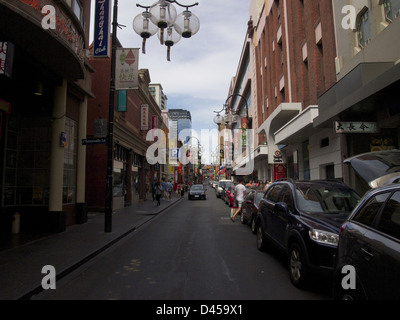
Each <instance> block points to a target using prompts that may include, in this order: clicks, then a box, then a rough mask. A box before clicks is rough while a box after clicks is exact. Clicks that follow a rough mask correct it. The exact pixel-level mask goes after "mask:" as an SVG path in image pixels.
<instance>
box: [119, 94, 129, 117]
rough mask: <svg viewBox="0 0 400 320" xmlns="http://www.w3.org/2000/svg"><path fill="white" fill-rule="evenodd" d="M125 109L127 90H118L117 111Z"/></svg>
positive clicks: (124, 110)
mask: <svg viewBox="0 0 400 320" xmlns="http://www.w3.org/2000/svg"><path fill="white" fill-rule="evenodd" d="M126 111H127V91H126V90H119V91H118V112H126Z"/></svg>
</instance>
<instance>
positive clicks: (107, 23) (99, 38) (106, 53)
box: [93, 0, 111, 58]
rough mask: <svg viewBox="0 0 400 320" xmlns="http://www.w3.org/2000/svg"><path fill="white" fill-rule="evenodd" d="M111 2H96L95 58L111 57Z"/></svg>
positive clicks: (102, 0)
mask: <svg viewBox="0 0 400 320" xmlns="http://www.w3.org/2000/svg"><path fill="white" fill-rule="evenodd" d="M110 12H111V0H96V3H95V10H94V44H93V56H94V57H95V58H109V57H110V34H111V32H110V27H111V15H110Z"/></svg>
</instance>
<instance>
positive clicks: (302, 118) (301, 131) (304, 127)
mask: <svg viewBox="0 0 400 320" xmlns="http://www.w3.org/2000/svg"><path fill="white" fill-rule="evenodd" d="M317 116H318V106H309V107H308V108H307V109H305V110H304V111H303V112H301V113H300V114H298V115H297V116H296V117H294V118H293V119H292V120H290V121H289V122H288V123H287V124H286V125H284V126H283V127H282V128H280V129H279V130H278V131H277V132H275V143H276V144H278V145H280V144H283V145H290V144H294V143H300V142H303V141H304V140H307V139H308V137H309V136H310V135H312V134H313V133H314V131H315V130H316V129H315V128H314V126H313V122H314V119H315V118H316V117H317Z"/></svg>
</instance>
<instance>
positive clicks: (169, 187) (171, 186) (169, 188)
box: [166, 181, 174, 201]
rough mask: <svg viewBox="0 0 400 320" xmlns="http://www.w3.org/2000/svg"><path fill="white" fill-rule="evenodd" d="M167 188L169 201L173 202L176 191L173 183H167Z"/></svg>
mask: <svg viewBox="0 0 400 320" xmlns="http://www.w3.org/2000/svg"><path fill="white" fill-rule="evenodd" d="M166 188H167V201H171V194H172V191H173V189H174V186H173V185H172V183H171V181H168V182H167V183H166Z"/></svg>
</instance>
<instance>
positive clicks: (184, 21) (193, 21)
mask: <svg viewBox="0 0 400 320" xmlns="http://www.w3.org/2000/svg"><path fill="white" fill-rule="evenodd" d="M175 28H176V31H177V32H178V33H180V34H181V35H182V37H183V38H190V37H191V36H193V35H195V34H196V33H197V32H199V30H200V20H199V18H197V16H196V15H194V14H193V13H192V12H190V11H189V10H188V9H186V10H185V11H184V12H182V13H181V14H180V15H178V17H177V18H176V22H175Z"/></svg>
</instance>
